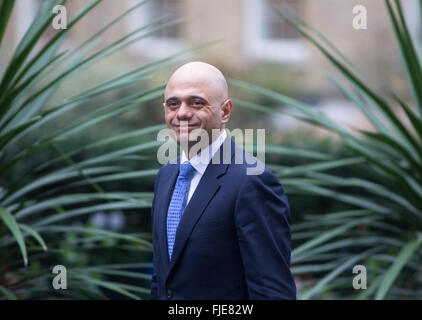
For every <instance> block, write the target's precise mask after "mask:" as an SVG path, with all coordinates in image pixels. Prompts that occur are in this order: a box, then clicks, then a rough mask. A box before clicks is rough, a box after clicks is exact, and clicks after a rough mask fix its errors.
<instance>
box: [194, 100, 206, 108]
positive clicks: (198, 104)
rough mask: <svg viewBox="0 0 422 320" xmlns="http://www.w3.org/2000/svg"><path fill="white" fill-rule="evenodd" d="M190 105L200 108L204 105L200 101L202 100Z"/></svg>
mask: <svg viewBox="0 0 422 320" xmlns="http://www.w3.org/2000/svg"><path fill="white" fill-rule="evenodd" d="M192 105H193V106H194V107H202V106H204V105H205V103H204V101H202V100H193V101H192Z"/></svg>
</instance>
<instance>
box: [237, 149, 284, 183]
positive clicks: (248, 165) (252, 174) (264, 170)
mask: <svg viewBox="0 0 422 320" xmlns="http://www.w3.org/2000/svg"><path fill="white" fill-rule="evenodd" d="M233 145H234V155H233V158H232V161H233V162H232V164H234V165H232V166H231V167H232V168H231V169H232V172H233V174H235V175H237V176H238V177H239V178H242V179H245V178H246V179H264V180H267V179H269V178H272V179H277V178H276V177H275V175H274V174H273V172H272V171H271V170H270V169H269V168H268V167H267V166H266V165H265V163H263V162H262V161H261V160H260V159H258V158H257V157H255V156H253V155H252V154H250V153H249V152H247V151H245V150H244V149H242V148H240V147H238V146H237V145H236V144H234V143H233ZM277 180H278V179H277Z"/></svg>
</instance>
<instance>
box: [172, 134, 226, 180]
mask: <svg viewBox="0 0 422 320" xmlns="http://www.w3.org/2000/svg"><path fill="white" fill-rule="evenodd" d="M226 137H227V132H226V130H223V131H222V132H221V134H220V136H219V137H218V138H217V139H215V140H214V141H213V143H212V144H210V145H209V146H208V148H207V149H206V150H207V151H205V152H204V153H202V152H200V153H198V154H197V155H195V156H194V157H193V158H192V159H190V161H189V159H188V157H187V156H186V154H185V151H183V152H182V156H181V158H180V164H182V163H185V162H188V161H189V162H190V163H191V165H192V166H193V167H194V168H195V170H196V171H197V172H199V173H200V174H201V175H203V174H204V172H205V169H207V166H208V164H209V163H210V161H211V159H212V157H213V156H214V154H215V153H216V152H217V150H218V149H220V147H221V145H222V144H223V142H224V140H226ZM207 155H208V156H207Z"/></svg>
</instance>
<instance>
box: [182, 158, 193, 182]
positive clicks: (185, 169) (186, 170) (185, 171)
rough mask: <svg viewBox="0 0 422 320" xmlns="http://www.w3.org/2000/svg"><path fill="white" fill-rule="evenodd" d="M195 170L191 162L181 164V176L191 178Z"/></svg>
mask: <svg viewBox="0 0 422 320" xmlns="http://www.w3.org/2000/svg"><path fill="white" fill-rule="evenodd" d="M194 171H195V168H194V167H193V166H192V165H191V164H190V162H185V163H182V165H181V166H180V173H179V176H182V177H185V178H190V176H191V175H192V173H193V172H194Z"/></svg>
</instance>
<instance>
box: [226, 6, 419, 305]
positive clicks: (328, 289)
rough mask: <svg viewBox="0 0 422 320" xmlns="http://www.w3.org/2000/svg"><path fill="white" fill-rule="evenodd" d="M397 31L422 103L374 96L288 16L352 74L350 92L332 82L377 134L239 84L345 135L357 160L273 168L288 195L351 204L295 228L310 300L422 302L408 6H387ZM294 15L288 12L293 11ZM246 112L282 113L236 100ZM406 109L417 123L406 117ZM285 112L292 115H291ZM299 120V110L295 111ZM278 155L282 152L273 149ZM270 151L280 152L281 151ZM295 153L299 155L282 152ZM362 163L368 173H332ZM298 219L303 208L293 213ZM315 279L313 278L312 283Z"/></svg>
mask: <svg viewBox="0 0 422 320" xmlns="http://www.w3.org/2000/svg"><path fill="white" fill-rule="evenodd" d="M385 6H386V11H387V14H388V15H389V18H390V21H391V24H392V26H393V29H394V32H395V36H396V39H397V43H398V48H399V50H400V53H401V59H402V62H403V65H404V67H405V70H406V74H407V83H408V85H409V89H410V91H411V93H412V97H413V103H412V104H407V103H405V102H404V101H402V99H400V98H399V97H398V96H397V95H396V94H394V93H393V92H391V90H387V92H385V90H384V92H382V91H381V90H376V89H373V87H372V85H370V84H369V83H370V79H368V78H366V77H365V76H364V75H362V73H361V72H360V71H359V70H358V68H357V67H356V66H355V65H354V64H353V63H352V62H351V61H349V60H348V59H347V58H346V57H345V56H344V55H343V54H342V53H341V52H340V51H339V50H338V49H336V47H335V46H334V45H333V44H332V43H331V42H330V41H329V40H328V39H327V38H325V37H324V36H323V35H322V34H321V33H320V32H318V31H317V30H316V29H315V28H313V27H312V26H310V25H309V24H308V23H306V21H304V20H303V19H302V18H300V17H298V16H297V19H298V20H296V19H294V20H293V19H292V18H290V17H291V16H289V17H288V16H287V15H286V13H287V12H288V11H289V8H287V7H285V8H284V9H283V10H282V11H279V12H278V13H279V15H280V16H281V18H282V19H284V21H286V22H287V23H288V24H289V25H291V26H292V27H293V28H295V29H296V30H297V31H298V32H300V34H301V35H302V36H303V37H304V38H306V39H307V40H308V41H310V43H312V44H313V45H314V46H315V47H316V48H318V49H319V51H320V52H321V53H322V54H323V55H324V56H325V57H326V58H327V59H328V60H329V61H330V62H331V63H332V64H333V65H334V66H335V67H336V69H337V70H338V71H339V72H340V73H341V74H342V76H344V79H345V80H346V82H347V83H348V85H349V86H346V85H345V83H343V82H342V81H340V80H338V79H337V78H335V77H333V76H331V75H329V78H330V79H331V80H332V82H333V83H334V84H335V85H336V86H337V87H338V88H339V89H340V91H341V92H342V93H343V94H344V95H345V96H346V97H347V98H348V99H350V100H351V101H352V102H353V103H354V105H355V106H356V107H357V108H359V110H360V111H361V112H362V113H363V114H364V115H365V116H366V118H367V119H368V120H369V121H370V122H371V124H372V125H373V127H374V131H371V132H369V131H365V130H357V129H353V128H348V127H345V126H342V125H339V124H338V123H336V122H335V121H332V120H331V119H330V118H329V117H328V116H327V115H326V114H324V113H323V112H321V111H319V110H318V109H316V108H314V107H312V106H311V105H307V104H305V103H302V102H300V101H297V100H295V99H292V98H289V97H287V96H285V95H282V94H280V93H277V92H273V91H269V90H266V89H264V88H260V87H257V86H254V85H251V84H247V83H244V82H239V81H236V80H232V81H231V84H232V85H234V86H237V87H240V88H243V89H245V90H249V91H252V92H254V93H256V94H260V95H262V96H264V97H266V98H267V99H271V100H272V101H274V102H276V103H277V104H279V105H284V106H286V108H287V110H289V109H293V110H294V111H295V112H294V116H295V117H297V118H298V119H300V120H303V121H306V122H308V123H311V124H313V125H316V126H318V127H322V128H325V129H328V130H330V131H332V132H334V133H336V134H337V135H338V137H339V138H340V139H341V142H342V143H344V145H345V146H346V147H347V148H348V149H349V150H350V151H351V152H352V156H350V157H347V158H338V157H336V156H335V155H331V154H326V155H318V157H316V156H315V157H312V155H305V154H304V155H303V156H304V157H306V158H308V160H313V161H312V162H311V163H310V164H306V165H301V166H297V167H293V168H286V167H283V166H280V165H278V164H274V163H273V164H270V165H269V166H270V167H271V168H272V169H273V171H274V172H275V173H276V174H277V175H278V177H279V178H280V180H281V181H282V183H283V185H284V186H285V187H286V190H287V193H288V194H298V195H302V196H303V198H304V199H306V197H307V196H321V197H329V198H331V199H332V201H341V202H343V203H345V204H347V205H349V206H350V208H349V210H343V211H341V212H326V213H325V214H322V215H309V216H307V217H306V219H307V221H304V222H301V223H298V224H296V225H294V226H293V228H292V230H293V240H294V250H293V251H292V264H293V273H294V274H295V275H296V276H297V277H298V278H301V276H304V275H306V277H305V278H303V280H302V281H301V283H302V286H303V287H301V288H300V290H299V292H298V297H299V298H301V299H312V298H314V299H321V298H346V299H355V298H356V299H420V298H421V297H422V254H421V253H422V250H421V249H422V69H421V58H420V56H418V54H417V49H416V43H415V40H413V39H412V38H411V36H410V34H409V30H408V27H407V25H406V21H405V18H404V15H403V10H402V6H401V3H400V1H398V0H395V1H390V0H386V1H385ZM286 10H287V11H286ZM236 103H237V104H238V105H242V106H244V107H245V108H250V109H253V110H258V111H261V112H266V113H270V114H274V113H277V112H280V111H275V110H274V109H271V108H268V107H265V106H262V105H258V104H254V103H250V102H247V101H236ZM398 111H402V112H403V113H404V114H405V115H406V116H407V119H408V123H409V124H405V122H404V121H403V120H402V119H400V118H399V117H398V116H397V113H398ZM283 113H284V112H283ZM290 114H291V113H290ZM273 151H274V150H273ZM273 151H271V152H273ZM279 151H280V152H281V153H282V154H285V155H295V151H294V150H293V151H292V150H288V149H285V150H279ZM351 166H353V167H354V169H355V171H356V172H366V174H365V175H364V177H362V176H343V175H342V174H341V173H337V174H335V173H333V170H335V169H336V170H337V171H336V172H338V171H339V169H341V168H348V167H351ZM293 213H294V208H293ZM359 264H360V265H364V266H365V267H366V269H367V285H368V287H367V289H366V290H354V289H353V287H352V279H353V277H354V276H355V274H353V273H352V270H353V267H354V266H355V265H359ZM305 279H306V280H305Z"/></svg>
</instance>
